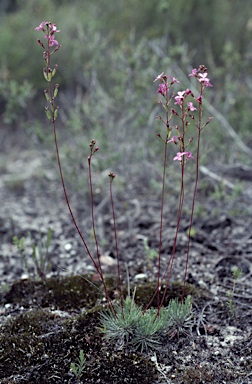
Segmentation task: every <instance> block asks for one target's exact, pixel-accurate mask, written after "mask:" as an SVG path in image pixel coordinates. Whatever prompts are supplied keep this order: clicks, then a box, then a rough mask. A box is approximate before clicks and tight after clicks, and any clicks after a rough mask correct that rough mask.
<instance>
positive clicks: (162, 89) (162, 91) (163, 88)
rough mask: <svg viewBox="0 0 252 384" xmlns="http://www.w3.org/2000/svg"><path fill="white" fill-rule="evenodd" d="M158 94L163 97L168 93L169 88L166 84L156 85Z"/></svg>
mask: <svg viewBox="0 0 252 384" xmlns="http://www.w3.org/2000/svg"><path fill="white" fill-rule="evenodd" d="M158 87H159V88H158V91H157V92H158V93H160V94H161V95H162V96H165V94H166V93H167V92H168V90H169V88H168V85H167V84H159V85H158Z"/></svg>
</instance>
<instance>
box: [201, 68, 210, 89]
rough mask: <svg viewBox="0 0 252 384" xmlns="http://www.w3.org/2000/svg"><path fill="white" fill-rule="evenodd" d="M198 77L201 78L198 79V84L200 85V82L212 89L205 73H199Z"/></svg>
mask: <svg viewBox="0 0 252 384" xmlns="http://www.w3.org/2000/svg"><path fill="white" fill-rule="evenodd" d="M199 76H200V77H201V78H200V79H199V82H200V83H201V82H204V85H205V86H206V87H212V84H211V83H210V80H209V79H208V78H207V72H205V73H200V74H199Z"/></svg>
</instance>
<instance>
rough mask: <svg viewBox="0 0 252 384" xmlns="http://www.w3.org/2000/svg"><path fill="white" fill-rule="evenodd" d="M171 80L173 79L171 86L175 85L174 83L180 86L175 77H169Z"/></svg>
mask: <svg viewBox="0 0 252 384" xmlns="http://www.w3.org/2000/svg"><path fill="white" fill-rule="evenodd" d="M169 78H170V79H171V85H172V84H174V83H178V84H180V81H178V80H177V79H176V78H175V77H173V76H169Z"/></svg>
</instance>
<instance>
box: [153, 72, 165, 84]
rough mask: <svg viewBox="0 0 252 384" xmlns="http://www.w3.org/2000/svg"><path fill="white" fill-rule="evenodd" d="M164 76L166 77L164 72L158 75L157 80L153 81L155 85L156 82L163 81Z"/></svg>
mask: <svg viewBox="0 0 252 384" xmlns="http://www.w3.org/2000/svg"><path fill="white" fill-rule="evenodd" d="M163 76H164V72H162V73H160V75H158V76H157V77H156V78H155V80H153V83H155V81H161V80H163Z"/></svg>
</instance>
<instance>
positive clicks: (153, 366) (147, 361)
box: [0, 132, 252, 384]
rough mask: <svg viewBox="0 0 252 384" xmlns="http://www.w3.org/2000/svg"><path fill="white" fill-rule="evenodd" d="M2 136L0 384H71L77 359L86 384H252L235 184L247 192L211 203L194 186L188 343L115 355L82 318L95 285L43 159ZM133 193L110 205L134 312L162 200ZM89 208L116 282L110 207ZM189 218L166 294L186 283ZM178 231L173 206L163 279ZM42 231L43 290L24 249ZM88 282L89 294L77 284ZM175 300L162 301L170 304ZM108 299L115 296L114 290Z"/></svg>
mask: <svg viewBox="0 0 252 384" xmlns="http://www.w3.org/2000/svg"><path fill="white" fill-rule="evenodd" d="M1 134H2V141H1V143H2V154H1V156H0V159H1V163H0V173H1V174H0V194H1V206H0V238H1V251H0V252H1V254H0V256H1V257H0V271H1V274H0V284H1V307H0V315H1V320H0V322H1V329H0V330H1V334H0V337H1V344H0V349H1V356H0V382H1V383H40V384H41V383H45V382H47V383H74V382H77V380H76V379H75V378H74V376H73V375H72V374H71V373H70V372H69V367H70V363H71V362H72V361H73V360H74V359H76V358H77V357H78V353H79V350H80V349H83V350H84V352H85V356H86V359H87V362H86V369H85V370H84V372H83V374H82V376H81V377H80V380H79V382H81V383H82V382H83V383H104V384H105V383H106V384H110V383H111V384H112V383H151V384H152V383H153V384H154V383H174V384H182V383H222V384H225V383H230V384H245V383H247V384H248V383H252V354H251V349H252V324H251V323H252V322H251V315H252V278H251V272H252V267H251V262H252V233H251V224H252V219H251V217H252V216H251V213H252V208H251V207H252V206H251V203H252V198H251V197H250V196H251V195H250V193H249V192H250V188H251V187H250V185H249V183H247V184H246V182H241V181H240V180H238V179H232V180H231V182H232V183H233V184H235V183H236V182H239V185H242V188H241V192H240V193H238V194H236V195H235V194H234V193H233V191H230V190H229V189H228V187H226V189H225V191H224V193H222V194H220V195H216V193H215V194H214V191H215V184H216V183H217V182H216V181H213V180H212V179H211V178H209V177H207V176H205V175H202V177H201V181H202V184H203V182H204V185H205V186H206V185H207V187H204V188H202V186H201V185H202V184H200V188H199V195H198V206H199V208H198V209H197V212H196V216H195V219H194V224H193V228H194V232H193V236H192V241H191V253H190V260H189V273H188V279H187V280H188V284H191V285H192V286H193V287H194V290H193V292H194V293H193V307H194V310H195V313H196V317H195V326H194V328H193V334H192V335H191V336H190V337H181V338H174V339H172V340H164V341H163V344H162V346H161V347H160V348H159V349H158V350H157V351H149V352H148V353H147V354H140V353H139V352H137V353H135V352H132V351H130V350H127V348H126V349H125V350H120V351H118V350H116V349H115V348H113V347H112V346H111V345H107V343H104V341H103V340H102V339H101V336H100V334H99V332H98V331H97V326H98V320H97V316H96V315H95V313H96V311H95V310H94V312H93V313H92V311H91V313H90V312H88V314H87V313H86V312H85V311H84V308H85V310H90V309H91V308H95V306H96V305H97V304H102V303H103V300H102V296H100V294H99V295H98V296H97V294H95V298H94V301H92V300H91V301H90V300H89V299H88V300H89V301H88V302H87V297H86V294H85V292H86V291H87V290H88V289H91V291H92V288H91V287H92V286H93V285H92V284H93V283H94V284H95V285H96V284H98V283H97V281H96V274H95V270H94V268H93V266H92V263H91V262H90V260H89V258H88V256H87V255H86V252H85V251H84V249H83V246H82V244H81V242H80V240H79V238H78V235H77V234H76V231H75V229H74V227H73V224H72V222H71V220H70V218H69V213H68V211H67V209H66V206H65V203H64V199H63V196H62V192H61V188H60V185H59V183H58V179H57V177H56V176H55V174H54V171H53V170H52V168H51V167H50V163H49V162H48V154H47V152H45V151H42V150H37V149H36V148H35V147H33V148H29V149H25V148H26V146H25V142H22V137H21V138H19V140H14V139H13V138H12V139H9V136H7V135H6V133H3V132H2V133H1ZM214 171H215V172H216V170H214ZM219 175H220V176H224V175H221V174H219ZM131 183H132V185H131V186H128V188H127V187H125V189H124V190H122V189H120V191H119V192H118V194H115V206H116V215H117V218H118V224H117V225H118V228H117V230H118V239H119V249H120V258H121V260H122V274H123V276H124V277H125V271H126V269H127V270H128V272H129V276H130V283H131V287H134V286H136V287H137V298H138V300H140V296H141V295H140V292H141V289H143V287H147V286H148V282H150V281H153V280H155V278H156V272H157V258H156V257H155V255H154V254H153V253H152V252H151V250H154V249H156V248H157V247H158V244H159V207H160V201H159V198H158V191H153V190H151V191H150V190H149V189H147V188H146V187H141V185H139V183H138V182H137V179H136V180H135V181H134V180H131ZM241 183H243V184H241ZM71 202H72V205H73V209H74V212H75V213H76V217H77V218H78V220H79V222H80V223H81V224H80V226H81V230H83V232H84V233H85V234H86V236H87V237H88V240H89V241H90V242H91V243H92V236H91V235H90V232H91V231H90V228H91V222H90V218H89V216H88V211H89V204H88V200H87V199H86V200H85V199H83V201H82V204H80V198H79V196H78V195H73V196H71ZM171 202H172V206H173V200H171ZM95 206H96V207H95V211H96V220H97V234H98V237H99V239H100V240H101V242H100V243H101V248H100V250H101V253H102V263H103V266H104V271H105V272H106V273H108V274H109V275H113V276H116V264H115V247H114V240H113V237H114V234H113V223H112V220H111V212H110V211H111V210H110V204H109V196H108V195H107V194H105V195H104V196H101V195H99V194H97V196H96V198H95ZM188 218H189V217H188V214H187V213H185V216H184V217H183V219H182V222H181V231H180V233H179V237H178V245H177V251H176V256H175V261H174V267H173V276H172V281H171V290H172V287H173V285H172V283H173V282H175V281H182V280H183V275H184V268H185V250H186V246H187V236H186V233H187V229H188ZM175 226H176V216H175V213H174V211H173V208H171V206H169V208H168V207H167V208H165V219H164V237H163V246H162V268H165V266H166V263H167V258H168V257H169V254H170V252H171V249H172V245H173V240H172V236H171V233H174V228H175ZM49 227H50V228H51V229H52V233H53V234H52V241H51V244H50V248H49V259H48V260H49V261H50V265H48V270H47V271H46V277H47V279H46V280H45V281H44V282H41V281H40V280H39V279H38V278H37V276H36V273H35V270H34V263H33V261H32V247H31V243H32V241H34V242H36V244H38V243H39V238H40V236H41V237H42V239H43V240H45V238H46V234H47V231H48V228H49ZM28 232H30V234H31V237H32V239H33V240H32V241H30V240H29V236H28ZM13 236H17V237H18V238H20V237H22V236H24V237H26V239H27V248H26V251H25V256H26V257H25V258H24V257H21V256H20V254H19V253H18V252H17V249H16V247H15V246H14V245H13V240H12V239H13ZM146 244H148V247H149V249H147V248H146ZM233 267H239V269H240V270H241V271H242V273H243V275H242V277H241V278H240V279H238V280H237V282H236V285H235V289H234V293H233V298H232V302H233V310H232V311H231V310H230V309H229V307H228V301H229V300H230V297H229V294H230V292H232V290H233V287H234V285H233V284H234V280H233V279H232V268H233ZM87 273H88V274H89V279H91V283H92V284H91V283H90V282H88V284H87V281H86V280H85V279H86V277H85V278H83V277H80V276H79V275H86V274H87ZM34 279H35V282H34ZM68 279H70V280H68ZM71 279H77V280H71ZM71 284H72V285H71ZM146 289H147V288H146ZM55 290H56V291H57V293H56V291H55ZM97 291H98V290H97ZM59 292H61V293H62V294H59ZM69 292H72V293H71V294H70V293H69ZM92 292H93V291H92ZM99 292H100V291H99ZM174 292H175V293H176V295H180V293H179V292H178V291H176V290H175V291H174ZM174 292H173V293H172V292H170V291H169V294H170V295H173V296H174ZM111 295H112V296H113V295H115V287H114V285H113V284H112V286H111ZM148 295H150V292H148V293H147V296H148ZM147 296H146V297H145V299H143V298H142V300H146V299H147ZM63 298H64V300H63ZM73 298H74V300H73ZM62 300H63V301H62ZM37 315H39V316H40V317H39V319H37V318H36V316H37ZM36 321H38V323H39V326H36V325H35V324H36Z"/></svg>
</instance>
